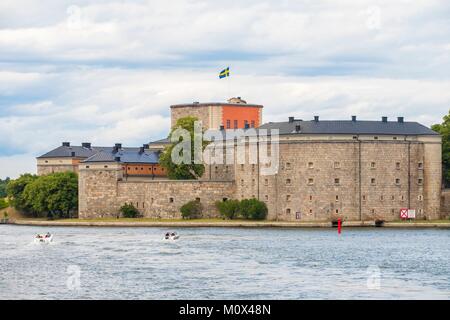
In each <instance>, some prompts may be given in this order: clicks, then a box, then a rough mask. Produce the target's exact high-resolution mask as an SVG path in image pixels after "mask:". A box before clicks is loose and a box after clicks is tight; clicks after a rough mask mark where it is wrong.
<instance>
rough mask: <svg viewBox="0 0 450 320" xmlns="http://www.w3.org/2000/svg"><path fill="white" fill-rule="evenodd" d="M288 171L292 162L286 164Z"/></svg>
mask: <svg viewBox="0 0 450 320" xmlns="http://www.w3.org/2000/svg"><path fill="white" fill-rule="evenodd" d="M286 169H288V170H289V169H291V163H290V162H286Z"/></svg>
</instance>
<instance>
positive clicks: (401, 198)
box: [264, 194, 423, 202]
mask: <svg viewBox="0 0 450 320" xmlns="http://www.w3.org/2000/svg"><path fill="white" fill-rule="evenodd" d="M320 198H321V199H323V197H320ZM361 198H362V201H367V198H368V197H367V196H366V195H363V196H362V197H361ZM285 199H286V201H287V202H289V201H291V199H292V195H290V194H287V195H286V198H285ZM390 199H391V200H392V201H395V196H394V195H391V197H390ZM264 200H265V201H268V200H269V195H267V194H266V195H264ZM335 200H336V202H338V201H340V197H339V195H335ZM377 200H380V201H384V200H385V196H384V195H380V197H379V198H378V199H377ZM399 200H400V201H404V200H405V196H403V195H401V196H399ZM417 200H418V201H423V195H418V196H417ZM309 201H313V196H312V195H310V196H309Z"/></svg>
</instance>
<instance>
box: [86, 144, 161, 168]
mask: <svg viewBox="0 0 450 320" xmlns="http://www.w3.org/2000/svg"><path fill="white" fill-rule="evenodd" d="M159 155H160V153H159V152H154V151H148V150H147V151H144V152H143V153H140V152H139V148H135V150H130V148H129V149H120V150H119V151H118V152H116V153H113V152H112V148H111V150H108V151H100V152H98V153H96V154H94V155H93V156H91V157H89V158H87V159H86V160H84V161H83V162H115V161H116V160H115V159H116V157H120V163H142V164H157V163H159Z"/></svg>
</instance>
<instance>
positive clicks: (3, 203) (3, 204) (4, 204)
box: [0, 198, 9, 209]
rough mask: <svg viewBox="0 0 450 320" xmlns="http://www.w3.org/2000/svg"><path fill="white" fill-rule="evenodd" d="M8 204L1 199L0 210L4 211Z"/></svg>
mask: <svg viewBox="0 0 450 320" xmlns="http://www.w3.org/2000/svg"><path fill="white" fill-rule="evenodd" d="M8 206H9V205H8V202H6V200H5V199H3V198H0V209H5V208H8Z"/></svg>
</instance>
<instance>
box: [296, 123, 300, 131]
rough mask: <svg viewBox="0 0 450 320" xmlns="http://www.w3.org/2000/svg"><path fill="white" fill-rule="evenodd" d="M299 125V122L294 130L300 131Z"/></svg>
mask: <svg viewBox="0 0 450 320" xmlns="http://www.w3.org/2000/svg"><path fill="white" fill-rule="evenodd" d="M300 129H301V128H300V125H299V124H296V125H295V132H300Z"/></svg>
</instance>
